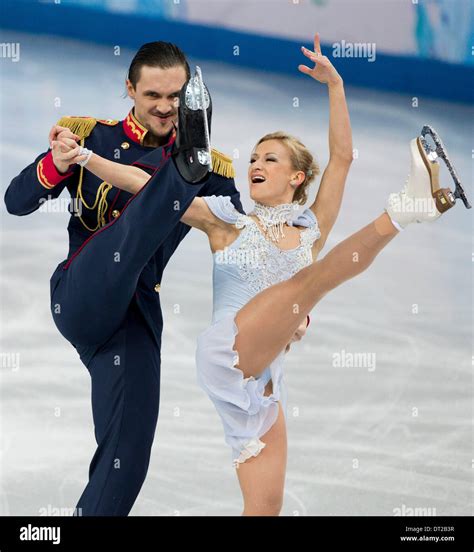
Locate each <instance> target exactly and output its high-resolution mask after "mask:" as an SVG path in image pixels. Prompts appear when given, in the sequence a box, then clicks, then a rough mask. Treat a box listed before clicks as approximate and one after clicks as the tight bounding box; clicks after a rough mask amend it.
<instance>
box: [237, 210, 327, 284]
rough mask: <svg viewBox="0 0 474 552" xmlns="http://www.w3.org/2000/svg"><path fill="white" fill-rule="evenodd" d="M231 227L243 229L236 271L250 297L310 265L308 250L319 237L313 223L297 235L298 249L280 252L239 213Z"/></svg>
mask: <svg viewBox="0 0 474 552" xmlns="http://www.w3.org/2000/svg"><path fill="white" fill-rule="evenodd" d="M315 221H316V219H315ZM295 223H296V221H295ZM235 226H236V227H237V228H239V229H243V230H242V232H241V234H240V236H239V242H238V247H236V249H237V251H236V253H237V255H236V258H237V267H238V269H239V273H240V275H241V277H242V278H243V279H244V280H245V281H246V282H247V284H248V286H249V288H250V289H251V291H252V292H253V293H254V294H257V293H259V292H260V291H262V290H264V289H266V288H267V287H270V286H272V285H274V284H277V283H279V282H282V281H283V280H287V279H288V278H291V277H292V276H293V275H294V274H296V273H297V272H299V271H300V270H301V269H302V268H304V267H305V266H308V265H309V264H311V263H312V262H313V257H312V254H311V247H312V245H313V243H314V242H315V240H317V239H318V238H319V237H320V236H321V233H320V231H319V228H318V225H317V222H315V225H314V226H310V227H308V228H306V230H302V231H301V234H300V244H299V245H298V247H295V248H293V249H287V250H283V249H280V248H279V247H278V246H276V245H275V244H274V243H272V242H271V241H269V240H267V239H266V238H265V236H264V235H263V233H262V231H261V230H260V229H259V227H258V225H257V223H256V222H255V221H254V220H253V219H252V218H251V217H249V216H248V215H242V214H240V213H239V216H238V218H237V220H236V222H235ZM231 248H232V245H231Z"/></svg>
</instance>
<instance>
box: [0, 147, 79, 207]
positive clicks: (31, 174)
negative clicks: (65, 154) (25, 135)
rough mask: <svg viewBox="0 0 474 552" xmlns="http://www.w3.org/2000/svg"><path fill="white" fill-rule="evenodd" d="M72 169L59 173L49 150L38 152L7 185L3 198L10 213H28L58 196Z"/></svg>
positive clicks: (71, 174) (71, 173)
mask: <svg viewBox="0 0 474 552" xmlns="http://www.w3.org/2000/svg"><path fill="white" fill-rule="evenodd" d="M73 175H74V169H73V170H68V171H67V172H66V173H64V174H62V173H60V172H59V171H58V170H57V168H56V167H55V165H54V162H53V156H52V153H51V150H49V151H47V152H45V153H42V154H40V155H39V156H38V157H37V158H36V159H35V160H34V161H33V163H31V164H30V165H28V166H27V167H26V168H24V169H23V170H22V171H21V173H20V174H19V175H18V176H15V178H14V179H13V180H12V181H11V183H10V185H9V186H8V188H7V190H6V192H5V196H4V200H5V205H6V207H7V211H8V212H9V213H11V214H12V215H28V214H30V213H33V212H34V211H36V209H38V208H39V207H40V206H41V204H42V203H43V202H44V201H45V200H48V199H55V198H57V197H59V195H60V194H61V192H62V191H63V190H64V188H65V187H66V184H67V183H68V181H69V179H70V178H71V177H72V176H73Z"/></svg>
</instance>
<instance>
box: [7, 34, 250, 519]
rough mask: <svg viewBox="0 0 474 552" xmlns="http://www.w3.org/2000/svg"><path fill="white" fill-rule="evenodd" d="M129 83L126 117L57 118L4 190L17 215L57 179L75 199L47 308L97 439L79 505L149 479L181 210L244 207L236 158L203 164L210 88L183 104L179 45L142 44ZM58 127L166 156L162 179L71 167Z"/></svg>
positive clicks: (192, 88) (145, 158)
mask: <svg viewBox="0 0 474 552" xmlns="http://www.w3.org/2000/svg"><path fill="white" fill-rule="evenodd" d="M126 84H127V91H128V95H129V97H130V98H131V99H132V100H133V102H134V106H133V108H132V110H131V111H130V112H129V114H128V115H127V116H126V118H125V119H124V120H123V121H116V120H110V119H107V120H102V119H101V120H98V119H95V118H92V117H65V118H63V119H61V120H60V121H59V123H58V126H55V127H53V129H52V131H51V133H50V142H51V146H52V147H51V149H50V150H48V151H47V152H44V153H42V154H40V155H39V156H38V157H37V158H36V159H35V161H34V162H33V163H32V164H31V165H29V166H28V167H26V168H25V169H24V170H23V171H21V173H20V174H19V175H18V176H16V177H15V178H14V179H13V180H12V182H11V184H10V185H9V187H8V189H7V191H6V193H5V203H6V207H7V210H8V211H9V212H10V213H12V214H15V215H27V214H29V213H32V212H33V211H35V210H36V209H38V207H39V206H40V205H41V203H42V202H43V201H45V200H48V199H52V198H57V197H58V196H59V195H60V194H61V192H62V191H63V190H64V188H67V189H68V191H69V193H70V195H71V198H72V199H74V200H77V201H78V202H79V205H80V207H81V209H80V212H78V215H79V216H75V214H74V213H72V216H71V218H70V221H69V225H68V232H69V252H68V255H67V258H66V259H65V260H64V261H62V262H61V263H60V264H59V265H58V267H57V269H56V270H55V272H54V274H53V276H52V278H51V311H52V314H53V318H54V321H55V323H56V325H57V327H58V328H59V330H60V331H61V333H62V334H63V335H64V336H65V337H66V338H67V339H68V340H69V341H70V342H71V344H72V345H73V346H74V347H75V348H76V350H77V352H78V353H79V355H80V358H81V360H82V362H83V363H84V364H85V366H86V367H87V369H88V371H89V373H90V376H91V384H92V410H93V418H94V425H95V437H96V441H97V445H98V446H97V450H96V452H95V454H94V457H93V458H92V461H91V464H90V469H89V482H88V484H87V486H86V488H85V490H84V492H83V493H82V496H81V497H80V500H79V502H78V504H77V509H76V515H85V516H92V515H96V516H100V515H104V516H106V515H108V516H112V515H117V516H119V515H128V513H129V511H130V509H131V508H132V506H133V504H134V501H135V499H136V497H137V495H138V493H139V491H140V488H141V486H142V484H143V481H144V480H145V476H146V473H147V469H148V464H149V458H150V451H151V446H152V442H153V437H154V433H155V427H156V422H157V418H158V407H159V393H160V347H161V333H162V329H163V320H162V314H161V308H160V296H159V292H160V281H161V277H162V274H163V270H164V268H165V266H166V264H167V262H168V260H169V259H170V257H171V255H172V254H173V252H174V251H175V250H176V248H177V247H178V245H179V243H180V242H181V240H182V239H183V238H184V236H185V235H186V234H187V232H188V231H189V229H190V227H189V226H187V225H185V224H183V223H181V222H180V218H181V215H182V213H183V212H184V211H185V210H186V208H187V207H188V206H189V204H190V203H191V201H192V199H193V197H194V196H195V195H213V194H215V195H228V196H230V197H231V200H232V202H233V204H234V205H235V207H236V208H237V209H238V210H239V211H241V212H242V205H241V203H240V199H239V193H238V192H237V190H236V188H235V184H234V180H233V175H234V173H233V167H232V161H231V159H230V158H228V157H226V156H224V155H222V154H221V153H219V152H217V151H215V150H212V172H209V167H208V165H209V164H210V162H211V161H210V160H209V159H206V150H205V143H204V137H203V136H202V121H200V122H199V123H196V118H197V119H199V117H202V116H203V113H205V116H206V119H207V122H208V126H209V127H210V123H211V111H212V105H211V101H210V96H209V95H208V91H207V89H205V88H204V92H205V94H207V95H208V100H209V101H208V102H207V107H206V108H205V110H199V109H198V110H196V111H193V110H191V109H189V108H185V107H184V98H185V92H187V93H188V95H189V96H190V97H191V98H193V97H194V95H195V94H196V90H197V88H198V86H197V85H198V81H197V80H196V78H194V79H193V78H192V77H191V75H190V70H189V65H188V62H187V61H186V58H185V56H184V54H183V52H182V51H181V50H180V49H179V48H178V47H177V46H175V45H173V44H170V43H165V42H152V43H148V44H144V45H143V46H142V47H141V48H140V49H139V51H138V52H137V54H136V55H135V57H134V58H133V61H132V63H131V65H130V69H129V72H128V79H127V81H126ZM180 93H182V95H181V98H180V99H181V102H182V103H181V105H180V106H179V108H178V107H177V102H176V99H177V98H179V97H180ZM198 103H199V102H198ZM178 111H179V117H178ZM177 123H178V125H179V126H178V127H177V126H176V125H177ZM176 131H177V132H176ZM59 132H61V133H64V134H63V136H66V137H70V138H73V139H75V140H77V141H79V142H80V144H81V145H82V146H84V147H85V148H87V149H90V150H94V151H95V152H97V153H99V154H100V155H101V156H103V157H106V158H108V159H110V160H114V161H120V162H121V163H123V164H125V165H130V164H137V165H139V166H140V167H141V168H143V169H145V170H147V171H148V172H149V173H150V175H153V174H154V173H156V172H158V171H160V165H162V164H163V162H164V161H165V160H166V159H168V158H169V156H172V157H173V163H167V164H166V166H165V168H164V171H165V172H166V180H165V185H163V184H162V182H163V181H160V189H159V190H158V188H157V186H153V184H154V180H153V178H151V180H150V181H149V183H148V184H147V185H146V186H145V187H144V188H143V189H142V190H141V191H140V192H139V193H137V194H135V195H132V194H129V193H127V192H124V191H120V190H118V189H115V188H113V187H112V186H111V185H109V184H108V183H106V182H100V181H99V179H98V178H96V177H95V176H94V175H93V174H92V173H89V172H87V171H84V169H83V167H81V166H79V165H73V166H72V165H71V166H70V164H69V162H68V159H69V158H70V157H68V154H67V152H65V151H63V148H61V147H60V144H59V143H58V142H57V141H56V140H55V137H57V135H58V133H59ZM207 153H210V152H209V151H208V152H207ZM203 160H204V164H202V161H203ZM206 163H207V164H206ZM160 175H161V176H162V174H161V173H160ZM70 210H71V208H70Z"/></svg>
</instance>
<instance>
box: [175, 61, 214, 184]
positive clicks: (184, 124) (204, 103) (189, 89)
mask: <svg viewBox="0 0 474 552" xmlns="http://www.w3.org/2000/svg"><path fill="white" fill-rule="evenodd" d="M211 118H212V101H211V95H210V93H209V90H208V89H207V87H206V85H205V84H204V82H203V80H202V73H201V69H200V68H199V67H198V66H196V72H195V74H194V77H191V78H190V79H189V80H188V81H187V82H186V83H185V85H184V86H183V88H182V89H181V92H180V95H179V108H178V128H177V129H176V140H175V143H174V144H173V149H172V152H171V155H172V156H173V158H174V160H175V163H176V167H177V168H178V171H179V173H180V174H181V176H182V177H183V178H184V179H185V180H187V181H188V182H190V183H193V184H196V183H198V182H199V181H201V180H202V179H203V178H204V177H205V176H206V175H207V174H208V173H209V172H210V171H212V157H211V146H210V132H211Z"/></svg>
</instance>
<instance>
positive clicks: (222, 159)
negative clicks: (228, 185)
mask: <svg viewBox="0 0 474 552" xmlns="http://www.w3.org/2000/svg"><path fill="white" fill-rule="evenodd" d="M211 157H212V171H213V172H215V173H217V174H220V175H222V176H225V177H226V178H235V170H234V166H233V165H232V159H231V158H230V157H227V155H224V154H223V153H221V152H220V151H217V150H215V149H214V148H212V150H211Z"/></svg>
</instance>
